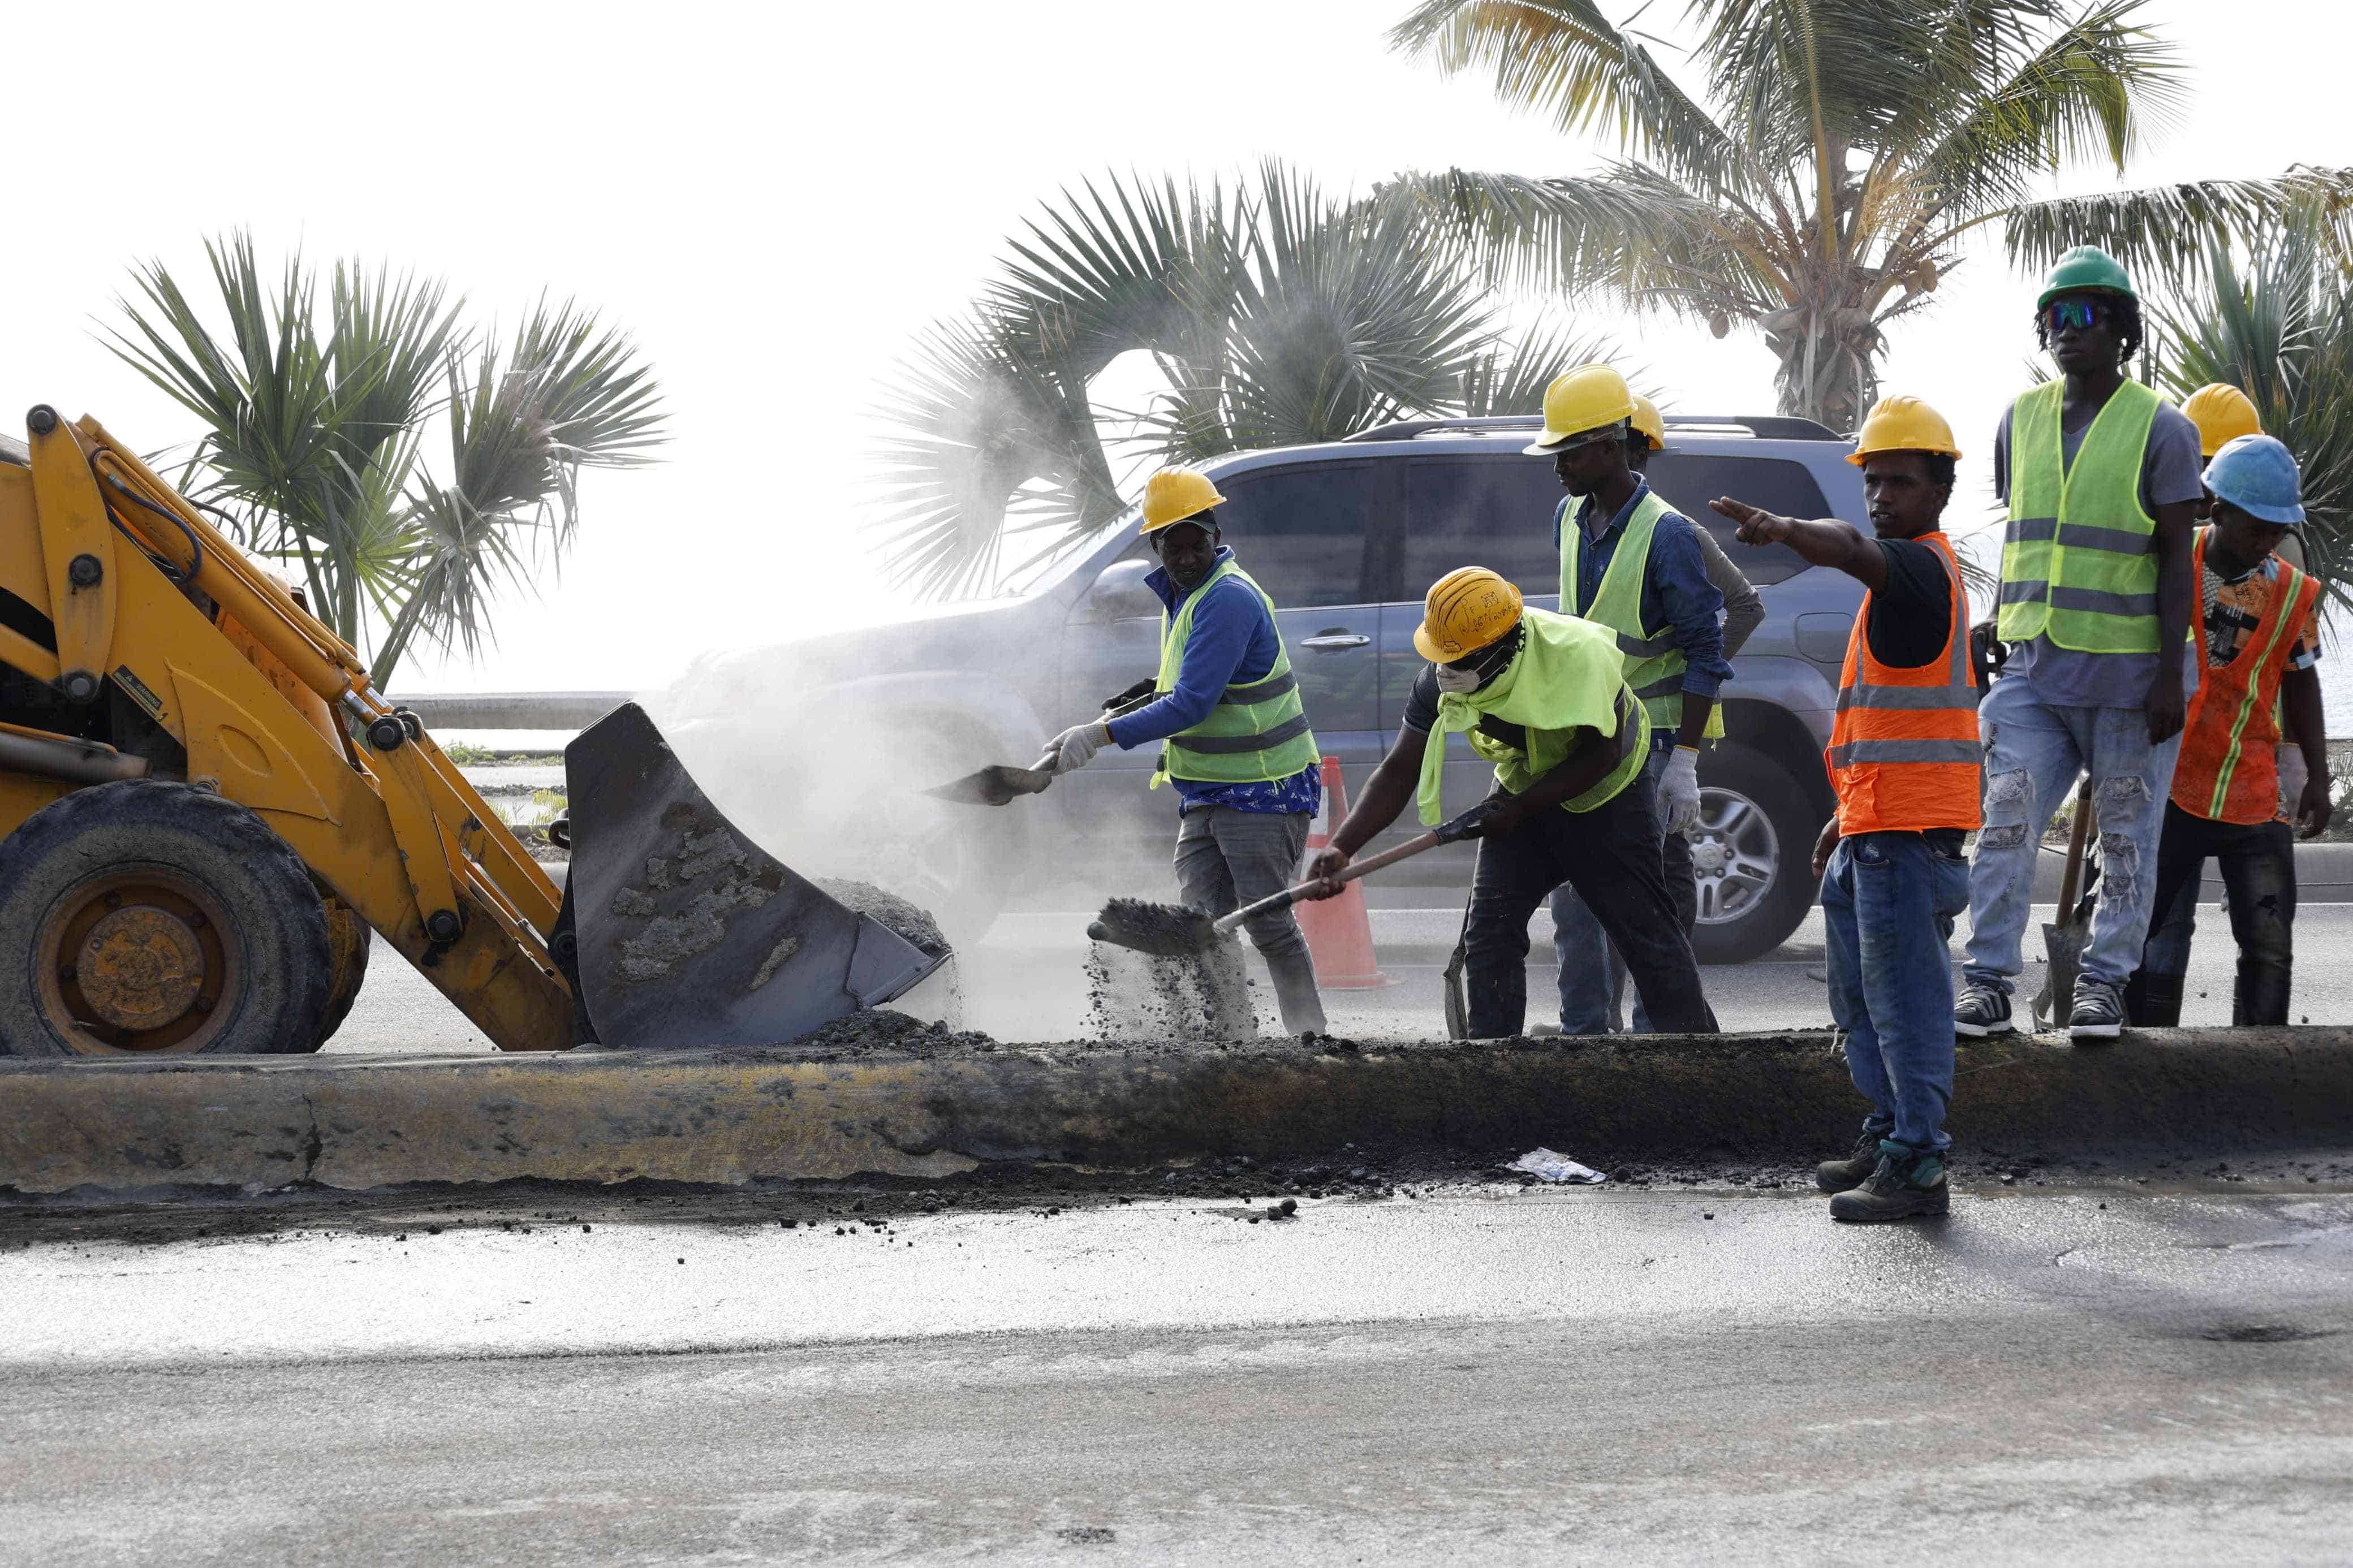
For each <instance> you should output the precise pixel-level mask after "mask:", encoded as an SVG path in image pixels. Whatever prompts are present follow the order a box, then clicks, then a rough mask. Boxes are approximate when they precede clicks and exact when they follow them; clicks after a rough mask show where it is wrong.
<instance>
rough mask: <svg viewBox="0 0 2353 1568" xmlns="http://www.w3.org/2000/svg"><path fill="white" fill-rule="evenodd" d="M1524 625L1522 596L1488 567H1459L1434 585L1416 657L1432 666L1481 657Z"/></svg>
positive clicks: (1418, 631)
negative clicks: (1474, 655) (1484, 649)
mask: <svg viewBox="0 0 2353 1568" xmlns="http://www.w3.org/2000/svg"><path fill="white" fill-rule="evenodd" d="M1519 624H1520V591H1519V590H1518V589H1517V588H1515V587H1514V586H1512V584H1509V583H1506V582H1504V579H1503V578H1502V577H1501V576H1499V575H1497V574H1495V573H1493V572H1490V571H1489V570H1487V568H1485V567H1484V566H1458V567H1456V568H1455V569H1454V570H1453V571H1451V572H1449V573H1448V574H1446V575H1445V576H1443V577H1440V579H1439V580H1438V581H1437V582H1435V583H1432V584H1430V595H1429V597H1427V598H1425V599H1424V600H1422V602H1421V625H1419V626H1416V627H1415V628H1414V630H1413V646H1414V649H1415V651H1417V652H1418V653H1419V654H1420V655H1421V657H1422V658H1426V659H1428V660H1430V663H1432V664H1451V663H1453V662H1454V661H1455V660H1456V659H1458V658H1464V657H1466V656H1467V655H1470V654H1473V653H1476V652H1478V651H1479V650H1480V649H1481V648H1482V647H1486V646H1487V645H1488V644H1489V643H1492V642H1493V641H1495V640H1496V639H1497V638H1499V637H1503V636H1504V633H1506V632H1508V631H1510V630H1511V629H1512V628H1513V627H1514V626H1518V625H1519Z"/></svg>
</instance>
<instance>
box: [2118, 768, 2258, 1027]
mask: <svg viewBox="0 0 2353 1568" xmlns="http://www.w3.org/2000/svg"><path fill="white" fill-rule="evenodd" d="M2210 857H2211V858H2214V859H2217V860H2220V861H2221V863H2222V888H2223V893H2224V902H2225V905H2226V907H2227V908H2228V909H2229V910H2230V916H2231V934H2232V937H2233V938H2235V939H2236V940H2237V942H2238V944H2239V973H2238V982H2237V984H2235V985H2234V986H2233V987H2232V994H2231V1022H2232V1023H2233V1024H2284V1023H2286V1022H2287V1004H2288V984H2289V980H2290V977H2291V975H2292V973H2293V971H2294V966H2295V833H2294V832H2293V831H2292V830H2291V829H2290V828H2289V826H2288V825H2287V824H2286V823H2284V822H2256V823H2236V822H2214V821H2211V820H2209V819H2208V818H2206V817H2202V816H2196V815H2194V814H2192V813H2190V812H2187V811H2184V810H2182V809H2181V808H2180V807H2179V806H2178V805H2174V804H2173V803H2172V802H2171V801H2168V802H2167V803H2166V805H2165V839H2164V842H2163V844H2162V845H2161V846H2160V847H2158V852H2157V904H2156V908H2157V909H2158V917H2157V919H2156V921H2155V923H2154V924H2153V925H2152V926H2151V928H2150V930H2149V933H2148V942H2147V944H2146V945H2145V946H2144V947H2143V948H2142V950H2141V968H2140V973H2137V974H2136V975H2134V976H2133V977H2132V984H2129V985H2127V986H2126V987H2125V1016H2126V1017H2128V1018H2130V1019H2131V1020H2132V1021H2133V1022H2134V1023H2136V1024H2142V1025H2147V1026H2156V1027H2169V1026H2173V1025H2176V1024H2179V1023H2180V1022H2181V982H2182V976H2183V975H2184V974H2186V973H2189V939H2190V937H2191V935H2192V934H2194V933H2195V931H2197V929H2198V884H2199V882H2200V879H2202V878H2203V877H2204V876H2205V874H2206V862H2207V860H2208V858H2210Z"/></svg>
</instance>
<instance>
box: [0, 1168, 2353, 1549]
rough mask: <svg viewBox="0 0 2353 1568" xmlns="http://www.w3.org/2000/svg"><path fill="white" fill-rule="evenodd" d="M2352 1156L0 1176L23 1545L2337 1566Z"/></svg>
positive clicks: (2, 1267)
mask: <svg viewBox="0 0 2353 1568" xmlns="http://www.w3.org/2000/svg"><path fill="white" fill-rule="evenodd" d="M2332 1164H2334V1162H2332ZM2315 1168H2321V1169H2327V1168H2329V1167H2327V1166H2318V1167H2315ZM2334 1168H2335V1170H2336V1171H2337V1176H2334V1177H2331V1178H2329V1179H2328V1180H2327V1182H2326V1184H2313V1183H2305V1182H2303V1181H2302V1179H2301V1177H2300V1176H2299V1175H2298V1174H2297V1172H2298V1171H2299V1170H2303V1169H2306V1167H2303V1166H2300V1165H2297V1164H2295V1163H2289V1164H2287V1165H2286V1166H2284V1168H2282V1169H2280V1170H2277V1171H2273V1172H2270V1173H2268V1176H2267V1178H2266V1179H2262V1180H2259V1181H2257V1182H2256V1183H2255V1184H2253V1185H2244V1186H2232V1185H2229V1184H2227V1183H2228V1178H2227V1177H2221V1176H2218V1177H2217V1178H2216V1179H2215V1180H2213V1181H2211V1182H2207V1181H2193V1182H2192V1183H2190V1184H2187V1185H2179V1184H2177V1185H2174V1186H2171V1187H2168V1186H2165V1185H2163V1184H2161V1183H2160V1184H2154V1185H2144V1184H2140V1183H2138V1182H2137V1181H2135V1180H2132V1179H2129V1178H2124V1179H2116V1180H2113V1181H2108V1182H2105V1183H2101V1184H2079V1185H2075V1186H2070V1187H2047V1188H2046V1187H2036V1188H2033V1189H2031V1190H2030V1189H2028V1188H2027V1187H2025V1186H2024V1185H2021V1186H2020V1187H2018V1188H2015V1189H2011V1188H2000V1187H1996V1188H1993V1189H1991V1190H1989V1191H1979V1190H1971V1191H1968V1192H1965V1193H1964V1194H1962V1195H1961V1197H1960V1198H1959V1199H1958V1200H1957V1203H1956V1205H1955V1211H1954V1214H1953V1215H1952V1216H1951V1218H1949V1219H1948V1220H1946V1221H1943V1222H1937V1223H1930V1224H1920V1225H1914V1226H1906V1227H1900V1228H1879V1229H1850V1228H1844V1227H1840V1226H1833V1225H1831V1224H1830V1223H1829V1222H1828V1221H1827V1220H1826V1219H1825V1218H1824V1216H1823V1213H1822V1208H1821V1200H1820V1198H1819V1197H1817V1196H1815V1195H1814V1194H1810V1193H1806V1194H1801V1193H1798V1192H1793V1191H1788V1190H1782V1191H1769V1192H1757V1191H1739V1192H1735V1191H1731V1190H1725V1189H1716V1190H1709V1189H1705V1188H1697V1189H1692V1190H1681V1191H1656V1190H1654V1191H1648V1192H1640V1191H1623V1192H1620V1191H1615V1190H1609V1189H1603V1190H1570V1191H1547V1190H1542V1189H1539V1190H1535V1191H1525V1192H1524V1191H1521V1190H1519V1189H1517V1188H1512V1187H1504V1186H1492V1185H1475V1184H1474V1185H1469V1186H1454V1187H1449V1188H1440V1189H1437V1190H1434V1191H1431V1190H1427V1189H1425V1190H1423V1191H1422V1193H1421V1194H1420V1195H1407V1194H1404V1193H1399V1194H1398V1195H1394V1196H1390V1197H1387V1198H1349V1199H1326V1200H1324V1201H1320V1202H1318V1201H1312V1200H1311V1201H1307V1202H1305V1203H1304V1204H1303V1206H1302V1210H1301V1213H1300V1215H1299V1216H1298V1217H1296V1218H1294V1219H1291V1220H1287V1221H1282V1222H1280V1223H1274V1222H1268V1223H1262V1224H1257V1225H1250V1224H1246V1223H1244V1221H1243V1220H1242V1219H1241V1218H1240V1217H1238V1216H1240V1214H1241V1213H1242V1210H1241V1208H1240V1205H1235V1204H1230V1203H1218V1202H1185V1201H1147V1202H1138V1203H1134V1204H1105V1205H1103V1206H1092V1207H1090V1206H1075V1205H1074V1206H1071V1207H1069V1208H1067V1209H1064V1210H1061V1211H1060V1212H1056V1213H1048V1212H1047V1210H1046V1208H1045V1207H1042V1206H1039V1207H1033V1208H1030V1209H1027V1210H1005V1209H997V1210H994V1211H981V1212H972V1211H961V1210H951V1211H949V1212H942V1213H937V1214H926V1213H923V1212H921V1211H920V1210H915V1211H913V1212H908V1211H906V1210H905V1209H903V1208H902V1210H901V1211H900V1212H898V1213H896V1214H895V1215H893V1216H892V1217H891V1218H889V1219H888V1220H887V1222H885V1223H878V1224H872V1225H861V1224H860V1218H861V1217H863V1218H872V1217H874V1216H872V1215H860V1214H859V1213H858V1212H857V1211H852V1210H849V1206H848V1205H849V1201H850V1200H849V1196H848V1194H835V1195H834V1196H833V1197H832V1198H830V1199H828V1200H827V1205H828V1207H833V1206H838V1208H839V1212H837V1213H833V1214H823V1213H822V1211H821V1210H819V1209H818V1208H816V1207H814V1206H813V1205H814V1204H815V1202H816V1200H814V1199H810V1198H808V1197H807V1196H806V1195H787V1196H780V1197H779V1198H778V1199H777V1200H776V1201H777V1203H778V1204H779V1205H797V1211H796V1212H798V1213H799V1214H801V1215H803V1216H804V1222H802V1223H797V1224H796V1226H795V1227H794V1228H792V1229H786V1228H784V1227H783V1226H782V1225H781V1224H779V1223H777V1222H776V1220H773V1219H767V1218H762V1217H759V1216H756V1215H754V1216H748V1217H747V1216H745V1215H743V1214H741V1213H740V1212H738V1213H737V1214H736V1215H735V1216H734V1217H733V1218H732V1219H731V1220H729V1221H727V1222H725V1223H715V1222H710V1221H697V1220H696V1219H694V1218H692V1217H691V1215H692V1200H688V1201H687V1206H685V1207H683V1208H680V1207H671V1206H669V1205H666V1204H665V1203H664V1202H663V1201H662V1200H659V1199H655V1200H642V1199H641V1200H639V1202H640V1204H641V1205H649V1206H640V1207H638V1208H637V1209H636V1210H634V1211H632V1212H627V1213H623V1214H621V1215H619V1216H617V1217H616V1216H615V1215H613V1214H612V1213H610V1212H609V1210H610V1209H611V1207H612V1206H613V1205H612V1204H611V1203H609V1202H608V1203H607V1206H606V1207H604V1208H600V1209H598V1210H597V1211H596V1213H595V1215H594V1216H593V1229H586V1230H584V1228H583V1224H587V1223H591V1222H590V1221H583V1222H582V1223H573V1221H574V1220H575V1219H579V1218H580V1216H579V1215H565V1216H562V1217H561V1218H560V1219H559V1218H556V1217H554V1216H552V1215H539V1216H536V1218H535V1219H534V1217H533V1216H529V1215H526V1216H524V1218H525V1219H526V1221H529V1222H531V1223H529V1224H528V1226H527V1227H526V1226H516V1225H515V1224H514V1223H513V1222H512V1219H510V1220H509V1222H508V1226H507V1227H506V1228H501V1227H500V1226H498V1225H496V1224H482V1223H471V1224H460V1223H459V1219H458V1218H457V1217H454V1216H453V1215H451V1214H450V1212H449V1211H448V1209H447V1208H444V1207H428V1206H427V1205H423V1204H422V1203H420V1204H419V1205H418V1206H417V1207H416V1208H415V1210H414V1211H413V1212H403V1211H401V1210H399V1209H398V1208H397V1207H395V1208H389V1209H387V1208H383V1207H381V1206H379V1207H378V1208H377V1209H375V1211H373V1212H372V1213H371V1214H370V1215H369V1216H368V1217H367V1218H366V1219H365V1220H364V1221H353V1222H350V1223H346V1224H341V1225H336V1226H332V1227H330V1228H326V1229H322V1230H311V1231H305V1232H298V1233H293V1234H286V1235H271V1236H261V1237H242V1238H236V1239H223V1238H218V1237H215V1238H206V1239H193V1238H183V1239H173V1240H163V1241H148V1242H144V1243H141V1242H137V1241H132V1240H125V1239H121V1238H120V1237H115V1236H111V1235H110V1234H109V1233H108V1232H107V1231H106V1230H105V1228H104V1227H103V1226H100V1227H97V1228H96V1229H95V1230H93V1231H92V1232H91V1233H90V1235H76V1236H70V1237H69V1236H67V1235H65V1234H62V1233H60V1232H58V1230H57V1229H56V1227H55V1226H51V1227H49V1228H48V1229H47V1230H38V1231H37V1232H36V1231H34V1230H28V1229H27V1228H26V1226H23V1225H22V1224H21V1223H18V1224H16V1226H15V1230H14V1234H13V1235H12V1233H11V1228H10V1221H9V1217H8V1216H7V1215H5V1214H0V1300H5V1302H6V1303H7V1317H8V1322H9V1333H8V1335H7V1336H6V1338H5V1342H0V1562H5V1563H10V1564H17V1563H22V1564H27V1565H30V1564H42V1565H44V1568H73V1565H79V1564H111V1563H174V1564H190V1563H234V1564H237V1565H239V1568H248V1565H257V1564H278V1563H302V1564H309V1563H319V1564H327V1563H385V1564H408V1563H468V1564H489V1563H531V1564H534V1565H562V1564H579V1563H629V1564H640V1563H837V1562H872V1561H883V1560H887V1561H891V1562H901V1563H934V1562H947V1561H955V1562H990V1563H997V1562H1008V1563H1212V1564H1217V1565H1219V1568H1235V1565H1243V1564H1255V1563H1297V1564H1313V1565H1321V1564H1327V1563H1469V1564H1479V1563H1514V1564H1517V1563H1531V1562H1546V1563H1563V1564H1577V1563H1596V1564H1599V1563H1611V1564H1622V1563H1804V1564H1819V1563H1858V1564H1873V1565H1876V1564H1880V1563H1888V1562H1913V1561H1927V1562H1938V1563H2021V1564H2023V1563H2036V1564H2040V1563H2057V1562H2064V1563H2090V1564H2100V1563H2116V1564H2134V1565H2138V1564H2144V1563H2156V1562H2165V1563H2221V1562H2230V1563H2257V1564H2268V1563H2341V1562H2344V1561H2346V1560H2348V1557H2353V1481H2348V1475H2353V1335H2348V1332H2347V1331H2348V1329H2353V1304H2348V1303H2349V1302H2353V1296H2348V1284H2353V1279H2349V1278H2348V1276H2353V1193H2348V1190H2347V1188H2346V1187H2345V1185H2344V1184H2343V1183H2342V1180H2341V1176H2342V1173H2343V1170H2344V1168H2345V1167H2344V1166H2342V1165H2341V1164H2335V1166H2334ZM780 1212H781V1211H780ZM810 1215H822V1217H821V1218H819V1219H818V1223H816V1224H813V1225H812V1224H809V1223H806V1219H807V1216H810ZM428 1222H432V1223H435V1224H438V1225H439V1226H441V1227H442V1228H441V1229H440V1230H439V1232H438V1234H436V1233H433V1232H429V1231H427V1229H426V1228H425V1227H426V1226H427V1223H428ZM844 1231H846V1232H847V1233H846V1234H841V1233H840V1232H844Z"/></svg>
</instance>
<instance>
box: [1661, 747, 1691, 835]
mask: <svg viewBox="0 0 2353 1568" xmlns="http://www.w3.org/2000/svg"><path fill="white" fill-rule="evenodd" d="M1659 817H1660V820H1662V822H1664V823H1665V824H1666V829H1667V831H1668V832H1670V833H1686V832H1689V831H1690V830H1691V828H1692V826H1693V825H1694V823H1696V822H1698V821H1699V753H1698V752H1695V751H1693V750H1692V749H1691V748H1690V747H1688V746H1677V747H1676V748H1675V750H1674V754H1673V755H1672V756H1671V757H1669V758H1668V759H1667V771H1666V772H1665V773H1661V774H1660V775H1659Z"/></svg>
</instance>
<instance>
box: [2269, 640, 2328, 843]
mask: <svg viewBox="0 0 2353 1568" xmlns="http://www.w3.org/2000/svg"><path fill="white" fill-rule="evenodd" d="M2280 708H2281V710H2282V713H2283V715H2284V717H2285V718H2286V720H2287V728H2288V732H2289V733H2290V734H2292V735H2294V736H2295V743H2296V745H2297V746H2299V747H2300V748H2302V750H2303V752H2304V795H2303V797H2302V798H2301V799H2299V800H2298V801H2297V802H2296V803H2295V836H2296V837H2298V838H2317V837H2320V835H2321V832H2322V831H2323V830H2324V829H2325V828H2327V826H2328V817H2329V814H2330V812H2331V810H2332V809H2333V807H2334V803H2333V802H2332V801H2331V800H2330V799H2329V795H2328V742H2327V741H2326V740H2324V739H2322V737H2323V736H2324V735H2326V734H2327V727H2326V726H2327V720H2325V719H2324V718H2322V717H2321V712H2320V671H2318V670H2316V669H2315V668H2312V667H2311V666H2310V665H2306V667H2305V668H2302V669H2291V670H2289V671H2288V672H2287V673H2286V674H2285V675H2283V676H2281V677H2280Z"/></svg>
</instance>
